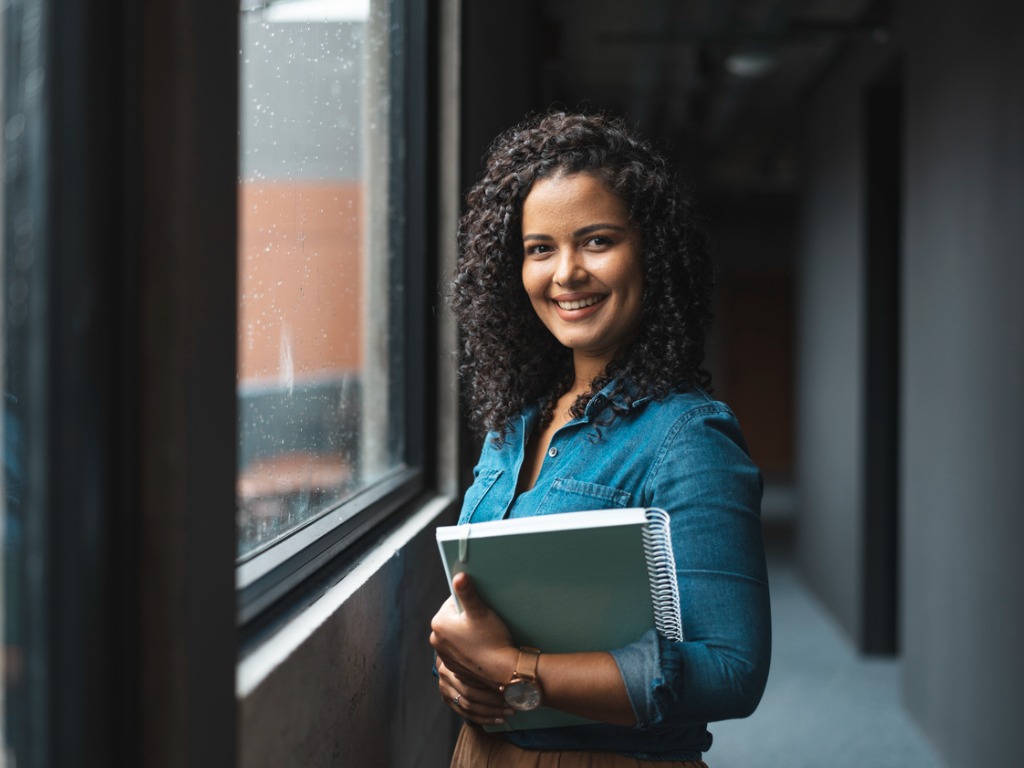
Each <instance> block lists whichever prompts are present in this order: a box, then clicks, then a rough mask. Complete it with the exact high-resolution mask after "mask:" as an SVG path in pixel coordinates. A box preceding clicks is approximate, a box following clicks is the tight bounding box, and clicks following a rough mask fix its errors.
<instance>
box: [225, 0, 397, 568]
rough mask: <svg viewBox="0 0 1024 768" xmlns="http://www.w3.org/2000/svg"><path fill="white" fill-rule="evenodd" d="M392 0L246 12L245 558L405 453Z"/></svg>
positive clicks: (242, 210) (300, 0)
mask: <svg viewBox="0 0 1024 768" xmlns="http://www.w3.org/2000/svg"><path fill="white" fill-rule="evenodd" d="M388 39H389V20H388V9H387V3H386V2H384V1H383V0H381V2H376V0H374V2H370V0H363V1H362V2H358V1H356V2H352V1H350V0H297V1H296V2H287V3H285V2H282V3H276V4H272V5H269V6H267V7H261V8H258V9H254V10H246V9H245V8H244V7H243V12H242V14H241V68H240V71H241V83H240V91H241V104H240V110H241V114H240V126H241V128H240V152H241V156H240V168H241V179H240V186H239V254H238V259H239V260H238V264H239V315H238V333H239V336H238V341H239V357H238V398H239V474H238V554H239V557H241V558H244V557H246V556H247V555H251V554H253V553H255V552H258V551H261V550H262V549H264V548H265V547H266V546H268V545H269V544H272V543H273V542H275V541H276V540H279V539H280V538H281V537H283V536H286V535H287V534H289V533H290V532H292V531H295V530H296V529H298V528H300V527H302V526H303V525H305V524H307V523H308V522H310V521H312V520H314V519H316V518H318V517H319V516H321V515H322V514H324V513H325V512H327V511H328V510H331V509H333V508H335V507H337V506H338V505H339V504H340V503H342V502H344V501H345V500H346V499H348V498H350V497H352V496H353V495H354V494H356V493H357V492H358V491H360V490H361V489H363V488H366V487H367V486H368V485H370V484H373V483H374V482H375V481H377V480H379V479H381V478H382V477H384V476H386V475H387V474H388V473H389V472H391V471H393V470H394V469H396V468H397V467H399V466H400V465H401V463H402V457H403V452H404V451H403V440H402V435H401V424H402V420H401V418H400V417H399V414H400V412H401V402H400V399H398V398H396V394H395V393H396V392H398V391H400V390H399V388H398V386H397V383H398V381H399V380H400V378H401V372H400V371H398V370H396V363H395V362H393V361H395V360H400V356H399V355H396V354H395V353H394V350H395V349H396V348H397V345H398V344H399V343H400V341H401V339H400V336H399V334H398V327H399V325H400V324H399V323H398V322H397V320H398V318H397V312H398V310H399V309H400V307H399V306H398V305H397V303H396V302H395V301H394V297H396V296H399V295H400V292H401V288H402V285H401V274H399V273H398V271H397V270H396V268H395V264H394V262H395V260H394V259H393V258H392V257H391V254H392V252H393V251H394V245H393V243H392V242H391V241H390V239H389V238H390V234H389V233H390V232H391V231H392V229H394V227H393V224H394V222H395V221H397V219H398V217H399V216H400V213H401V212H400V211H399V210H397V209H396V207H395V206H394V205H393V204H392V200H391V199H390V198H391V194H390V190H391V187H392V183H391V181H390V176H391V174H393V173H395V171H394V168H395V166H396V164H395V163H394V162H393V161H392V152H391V151H390V135H391V133H392V123H393V117H392V115H391V110H390V99H389V76H390V75H389V66H391V67H394V66H395V61H394V60H393V59H389V57H390V55H391V54H390V50H389V49H390V46H389V45H388Z"/></svg>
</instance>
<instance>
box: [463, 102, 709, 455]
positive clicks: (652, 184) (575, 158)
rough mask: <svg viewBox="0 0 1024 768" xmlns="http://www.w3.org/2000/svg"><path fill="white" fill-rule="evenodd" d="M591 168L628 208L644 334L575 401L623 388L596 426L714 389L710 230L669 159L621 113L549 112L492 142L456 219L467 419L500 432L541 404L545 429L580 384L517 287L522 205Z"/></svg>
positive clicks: (577, 406) (567, 355)
mask: <svg viewBox="0 0 1024 768" xmlns="http://www.w3.org/2000/svg"><path fill="white" fill-rule="evenodd" d="M573 173H591V174H594V175H596V176H597V177H598V178H600V179H601V180H602V181H604V183H605V184H607V186H608V188H609V189H611V190H612V191H613V192H614V193H615V194H617V195H618V196H619V197H620V198H621V199H622V200H623V201H624V202H625V204H626V206H627V207H628V209H629V214H630V220H631V223H632V224H633V225H634V226H635V227H637V229H638V230H639V232H640V234H641V238H642V250H643V268H644V294H643V302H642V309H641V321H640V330H639V331H638V333H637V335H636V336H635V337H634V339H633V340H632V341H631V343H630V344H629V345H628V346H627V347H626V348H625V349H623V350H621V351H620V353H619V354H618V355H617V356H616V358H615V360H614V361H612V362H611V363H610V364H609V365H608V366H607V367H606V368H605V370H604V371H603V373H601V374H600V375H599V376H598V377H597V378H595V379H594V380H593V381H592V382H591V385H590V390H589V392H587V393H586V394H584V395H581V396H580V397H579V398H577V400H576V401H575V403H574V404H573V406H572V409H571V410H572V414H573V415H574V416H576V417H579V416H582V414H583V410H584V408H585V407H586V405H587V402H588V401H589V400H590V398H592V397H593V396H594V395H595V394H596V393H597V392H599V391H600V390H601V389H603V388H604V387H605V386H607V385H608V384H609V383H610V382H612V381H614V382H616V388H615V391H614V392H613V396H614V397H613V398H610V399H609V403H608V405H609V406H611V407H610V409H606V413H605V416H603V417H602V418H603V420H602V421H601V422H600V425H607V424H610V423H611V422H612V421H613V420H614V419H615V418H616V417H617V416H618V415H621V414H622V413H624V412H625V411H626V410H627V409H628V406H629V404H630V403H632V401H633V400H635V399H638V398H640V397H647V396H651V397H654V398H655V399H660V398H663V397H665V396H666V395H667V394H669V392H671V391H673V390H676V389H680V388H682V389H686V388H690V387H693V386H700V387H707V386H708V385H709V384H710V379H711V377H710V375H709V374H708V372H707V371H706V370H704V369H703V368H702V367H701V366H702V361H703V358H704V334H705V330H706V328H707V326H708V324H709V323H710V320H711V291H712V283H713V277H712V268H711V261H710V258H709V255H708V239H707V235H706V233H705V231H704V229H703V227H702V226H700V223H699V221H698V218H697V216H696V213H695V210H694V205H693V202H692V200H691V198H690V197H689V196H688V195H686V194H685V193H684V190H683V189H682V187H681V185H680V184H678V183H677V182H676V180H675V178H674V177H673V175H672V174H671V173H670V171H669V170H668V167H667V165H666V163H665V160H664V159H663V158H662V157H661V156H660V155H658V154H657V153H656V152H655V151H654V150H653V149H652V148H651V146H650V145H649V144H648V143H647V142H645V141H643V140H641V139H640V138H638V137H637V136H635V135H634V134H633V133H632V132H631V131H630V130H629V129H628V128H627V127H626V125H625V123H624V122H623V121H622V120H621V119H619V118H613V117H610V116H606V115H602V114H575V113H567V112H550V113H547V114H541V115H536V116H533V117H530V118H527V119H526V120H525V121H524V122H522V123H520V124H519V125H517V126H515V127H514V128H511V129H509V130H508V131H506V132H504V133H503V134H501V135H500V136H498V138H497V139H495V141H494V143H493V144H492V145H491V147H490V149H489V151H488V153H487V156H486V160H485V171H484V175H483V177H482V178H481V179H480V181H479V182H477V184H476V185H474V186H473V188H472V189H471V190H470V191H469V194H468V195H467V198H466V209H465V212H464V214H463V216H462V218H461V219H460V222H459V232H458V249H459V258H458V270H457V274H456V277H455V279H454V281H453V282H452V284H451V289H450V295H449V302H450V304H451V307H452V309H453V310H454V313H455V318H456V321H457V323H458V327H459V330H460V332H461V338H460V347H461V349H460V355H459V375H460V377H461V379H462V381H463V383H464V385H465V389H466V399H467V406H468V418H469V421H470V424H471V426H472V427H474V428H475V429H479V430H480V431H481V432H487V431H495V432H497V433H499V435H501V436H504V435H505V434H506V432H507V429H508V425H509V420H510V419H512V418H513V417H514V416H516V415H517V414H518V413H520V412H521V411H522V410H523V408H524V407H525V406H527V405H528V404H530V403H536V402H541V403H542V404H543V405H542V423H547V422H548V421H549V420H550V419H551V418H552V409H553V407H554V403H555V402H556V401H557V399H558V398H559V397H560V396H561V395H563V394H565V393H566V392H568V391H569V388H570V387H571V386H572V384H573V381H574V375H573V363H572V351H571V350H569V349H567V348H565V347H563V346H562V345H561V344H560V343H559V342H558V341H557V340H556V339H555V337H554V336H552V334H551V333H550V332H549V331H548V330H547V328H545V327H544V325H543V323H541V321H540V319H539V318H538V317H537V315H536V313H535V312H534V310H533V307H532V305H531V304H530V300H529V297H528V296H527V294H526V291H525V289H524V288H523V283H522V274H521V270H522V262H523V241H522V211H523V201H524V200H525V199H526V196H527V195H528V194H529V192H530V189H531V187H532V185H533V184H534V182H536V181H537V179H542V178H547V177H553V176H559V175H568V174H573Z"/></svg>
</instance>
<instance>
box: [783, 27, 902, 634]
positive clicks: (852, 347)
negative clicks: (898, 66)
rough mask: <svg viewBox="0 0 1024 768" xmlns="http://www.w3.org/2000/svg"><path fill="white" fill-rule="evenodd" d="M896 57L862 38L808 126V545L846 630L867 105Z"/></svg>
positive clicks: (801, 326)
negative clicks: (867, 94) (871, 87)
mask: <svg viewBox="0 0 1024 768" xmlns="http://www.w3.org/2000/svg"><path fill="white" fill-rule="evenodd" d="M892 56H893V50H892V48H891V47H888V46H876V45H874V44H872V43H870V42H861V43H859V44H858V45H855V46H851V47H850V48H849V49H848V50H847V51H846V56H845V58H844V60H843V61H842V62H841V63H840V65H839V66H838V67H837V68H836V69H835V70H834V71H833V72H832V76H831V77H830V78H829V80H828V82H827V83H825V84H823V85H822V87H821V88H820V90H819V92H818V94H817V98H816V99H815V101H814V103H813V105H812V108H811V109H810V111H809V114H808V120H807V123H806V126H805V131H804V136H805V139H804V156H803V162H804V165H805V168H804V177H803V185H802V194H801V212H800V224H799V228H800V239H799V258H798V265H797V310H796V311H797V360H798V362H797V374H796V380H797V387H796V391H797V395H796V398H797V405H796V414H797V415H796V419H797V427H796V430H797V437H796V440H797V460H796V475H797V489H798V490H797V493H798V510H797V514H798V523H797V552H798V559H799V568H800V571H801V573H802V575H803V576H804V578H805V579H806V580H807V583H808V585H809V586H810V587H811V588H812V590H813V591H814V592H815V593H816V594H817V595H818V597H819V598H820V599H821V600H822V602H824V603H825V605H827V606H828V608H829V610H830V611H832V613H833V614H834V615H835V617H836V618H837V619H838V621H839V623H840V624H841V625H842V627H843V629H844V630H846V632H847V633H848V634H849V635H850V637H851V638H854V639H855V641H859V639H860V638H861V636H862V634H863V630H864V615H863V610H862V607H863V602H864V598H865V595H864V589H863V583H864V558H863V553H864V535H863V534H864V531H863V526H862V520H861V517H862V509H863V506H864V487H863V485H864V484H863V478H864V475H865V471H864V429H863V424H864V420H865V417H866V413H865V376H864V365H865V354H864V344H865V327H866V319H865V317H866V315H865V313H866V311H867V294H866V290H867V286H866V282H865V281H866V260H865V258H864V248H865V245H864V235H865V233H864V226H863V223H864V218H865V211H864V205H863V203H864V187H865V174H864V166H865V158H864V135H863V133H864V132H863V125H864V103H863V99H862V97H861V94H862V92H863V90H864V88H865V87H866V84H867V83H868V82H869V81H870V79H871V78H872V77H873V76H874V74H875V73H876V72H877V71H878V70H880V69H881V68H882V67H883V66H884V65H885V64H886V63H888V61H889V60H890V59H891V58H892Z"/></svg>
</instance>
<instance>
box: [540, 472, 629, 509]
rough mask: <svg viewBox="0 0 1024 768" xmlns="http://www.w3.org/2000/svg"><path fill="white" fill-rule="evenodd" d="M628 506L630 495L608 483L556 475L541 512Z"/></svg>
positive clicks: (541, 506)
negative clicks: (600, 483)
mask: <svg viewBox="0 0 1024 768" xmlns="http://www.w3.org/2000/svg"><path fill="white" fill-rule="evenodd" d="M628 506H630V495H629V494H628V493H626V492H625V491H622V490H619V489H618V488H612V487H611V486H608V485H598V484H597V483H588V482H586V481H583V480H573V479H572V478H570V477H556V478H555V481H554V482H553V483H552V484H551V487H550V488H549V489H548V492H547V493H546V494H544V500H543V501H542V502H541V503H540V509H541V510H542V514H545V515H549V514H554V513H556V512H583V511H585V510H589V509H623V508H625V507H628Z"/></svg>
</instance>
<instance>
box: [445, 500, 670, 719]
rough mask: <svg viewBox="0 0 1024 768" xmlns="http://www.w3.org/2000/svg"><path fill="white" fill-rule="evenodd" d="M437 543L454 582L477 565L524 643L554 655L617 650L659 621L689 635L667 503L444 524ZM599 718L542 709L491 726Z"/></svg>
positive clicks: (488, 596)
mask: <svg viewBox="0 0 1024 768" xmlns="http://www.w3.org/2000/svg"><path fill="white" fill-rule="evenodd" d="M437 543H438V547H439V548H440V550H441V560H442V562H443V563H444V569H445V574H446V576H447V577H448V585H449V587H450V586H451V582H452V578H453V577H454V576H455V574H457V573H462V572H466V573H468V574H469V575H470V576H471V577H472V578H473V582H474V584H475V585H476V588H477V591H478V592H479V594H480V597H481V598H482V599H483V600H484V602H486V603H487V604H488V605H490V606H491V607H492V608H493V609H494V610H495V611H497V613H498V614H499V615H500V616H501V617H502V618H503V619H504V620H505V623H506V624H507V625H508V628H509V631H510V632H511V633H512V639H513V641H514V642H515V643H516V644H517V645H520V646H522V645H530V646H534V647H536V648H540V649H541V652H546V653H565V652H575V651H610V650H613V649H615V648H621V647H623V646H626V645H629V644H630V643H632V642H633V641H635V640H637V639H639V638H640V636H641V635H643V634H644V633H645V632H647V630H649V629H651V628H652V627H654V628H656V629H657V630H658V632H659V634H661V635H662V636H664V637H665V638H667V639H670V640H682V639H683V632H682V621H681V618H680V614H679V588H678V584H677V581H676V569H675V560H674V557H673V554H672V539H671V536H670V533H669V517H668V514H667V513H666V512H664V511H663V510H660V509H644V508H640V507H637V508H630V509H602V510H593V511H589V512H567V513H563V514H554V515H540V516H537V517H524V518H512V519H508V520H494V521H490V522H485V523H469V524H466V525H452V526H442V527H440V528H438V529H437ZM541 682H542V683H543V680H542V681H541ZM590 722H592V721H590V720H586V719H584V718H582V717H578V716H576V715H570V714H568V713H565V712H559V711H557V710H553V709H550V708H545V707H541V708H539V709H536V710H534V711H532V712H517V713H516V714H515V715H513V716H512V717H510V718H508V720H507V721H506V725H505V726H495V727H493V728H490V729H489V730H522V729H527V728H550V727H557V726H567V725H581V724H585V723H590Z"/></svg>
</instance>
